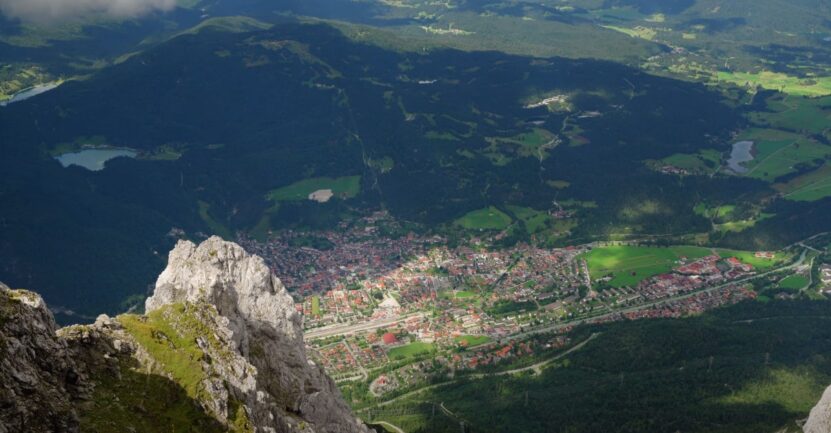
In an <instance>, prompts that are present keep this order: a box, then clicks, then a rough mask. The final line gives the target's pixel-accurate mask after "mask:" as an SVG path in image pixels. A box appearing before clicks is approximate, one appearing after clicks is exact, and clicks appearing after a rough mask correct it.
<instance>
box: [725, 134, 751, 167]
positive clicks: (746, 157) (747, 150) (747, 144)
mask: <svg viewBox="0 0 831 433" xmlns="http://www.w3.org/2000/svg"><path fill="white" fill-rule="evenodd" d="M750 161H753V142H752V141H739V142H738V143H734V144H733V151H732V152H730V159H728V160H727V167H729V168H730V170H733V171H734V172H735V173H738V174H743V173H747V167H745V166H744V165H743V164H744V163H746V162H750Z"/></svg>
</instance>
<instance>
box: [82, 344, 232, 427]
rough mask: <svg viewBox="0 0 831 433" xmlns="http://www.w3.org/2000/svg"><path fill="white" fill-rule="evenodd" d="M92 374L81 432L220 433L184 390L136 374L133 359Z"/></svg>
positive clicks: (164, 380)
mask: <svg viewBox="0 0 831 433" xmlns="http://www.w3.org/2000/svg"><path fill="white" fill-rule="evenodd" d="M119 363H120V364H119V368H118V369H117V370H116V371H114V370H112V369H103V370H102V371H100V372H98V373H97V374H96V377H95V379H96V381H97V383H96V387H95V391H94V393H93V396H92V400H91V401H90V402H88V403H83V404H82V405H81V408H80V410H79V415H80V417H81V431H83V432H85V433H123V432H125V431H132V432H134V433H158V432H177V433H224V432H227V431H228V430H227V428H226V427H225V426H223V425H222V424H221V423H220V422H219V421H217V420H216V419H215V418H213V417H211V416H210V415H208V414H206V413H205V411H204V410H203V409H202V407H201V406H200V405H199V403H198V402H197V401H196V400H194V399H193V398H191V397H190V396H188V394H187V392H186V391H185V389H184V388H182V387H181V386H180V385H179V384H177V383H175V382H173V381H171V380H170V379H168V378H166V377H163V376H159V375H156V374H147V373H142V372H140V371H139V368H140V367H139V365H138V363H137V362H136V360H135V359H133V358H121V359H119Z"/></svg>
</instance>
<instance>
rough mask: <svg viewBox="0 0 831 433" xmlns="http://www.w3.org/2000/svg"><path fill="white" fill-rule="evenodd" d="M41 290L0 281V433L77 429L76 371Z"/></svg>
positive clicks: (72, 430) (77, 381) (75, 430)
mask: <svg viewBox="0 0 831 433" xmlns="http://www.w3.org/2000/svg"><path fill="white" fill-rule="evenodd" d="M56 330H57V326H56V325H55V319H54V318H53V317H52V313H50V312H49V310H48V309H47V308H46V304H45V303H44V302H43V300H42V299H41V298H40V296H38V295H36V294H34V293H31V292H27V291H23V290H15V291H12V290H10V289H9V288H8V287H7V286H5V285H3V284H1V283H0V433H17V432H24V431H25V432H31V433H39V432H44V433H46V432H77V431H78V428H79V427H78V415H77V413H76V411H75V409H74V407H73V405H72V401H73V395H74V394H77V387H78V385H79V375H78V373H77V367H76V366H75V364H74V362H73V360H72V359H71V358H70V356H69V350H68V347H67V343H66V341H64V340H62V339H60V338H58V336H57V335H56Z"/></svg>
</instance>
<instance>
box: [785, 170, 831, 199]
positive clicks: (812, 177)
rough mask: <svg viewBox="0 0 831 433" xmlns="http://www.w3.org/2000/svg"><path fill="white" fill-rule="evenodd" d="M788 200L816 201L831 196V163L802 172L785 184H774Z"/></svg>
mask: <svg viewBox="0 0 831 433" xmlns="http://www.w3.org/2000/svg"><path fill="white" fill-rule="evenodd" d="M774 188H776V189H777V190H778V191H780V192H782V193H783V194H784V197H785V198H786V199H788V200H794V201H816V200H820V199H823V198H825V197H829V196H831V164H829V163H826V164H825V165H823V166H822V167H820V168H819V169H818V170H815V171H812V172H810V173H807V174H804V175H802V176H799V177H797V178H796V179H793V180H791V181H789V182H787V183H785V184H777V185H774Z"/></svg>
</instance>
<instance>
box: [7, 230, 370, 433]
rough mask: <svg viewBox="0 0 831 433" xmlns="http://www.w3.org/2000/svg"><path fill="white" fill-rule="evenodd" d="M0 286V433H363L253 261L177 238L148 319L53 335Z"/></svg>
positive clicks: (23, 301) (40, 314)
mask: <svg viewBox="0 0 831 433" xmlns="http://www.w3.org/2000/svg"><path fill="white" fill-rule="evenodd" d="M56 328H57V327H56V326H55V322H54V319H53V318H52V315H51V314H50V313H49V311H48V310H47V309H46V307H45V305H44V303H43V301H42V300H41V299H40V297H39V296H37V295H36V294H34V293H31V292H25V291H12V290H9V289H8V288H7V287H5V286H2V285H0V433H7V432H8V433H11V432H18V431H26V432H33V433H38V432H77V431H82V432H125V431H127V432H134V433H140V432H156V431H184V432H187V431H191V432H200V433H202V432H228V431H231V432H240V433H242V432H245V433H248V432H257V433H260V432H263V433H283V432H309V433H352V432H356V433H361V432H367V431H368V430H367V428H366V427H365V426H363V424H361V423H360V421H359V420H357V419H356V418H355V417H354V415H353V414H352V413H351V412H350V410H349V408H348V407H347V405H346V404H345V403H344V401H343V400H342V399H341V397H340V395H339V393H338V391H337V389H336V388H335V385H334V383H333V382H332V380H331V379H329V378H328V377H327V376H326V375H325V374H324V372H323V370H322V369H321V368H319V367H318V366H316V365H315V364H314V363H312V362H311V361H309V360H308V359H307V357H306V354H305V348H304V344H303V336H302V328H301V319H300V317H299V315H298V314H297V313H296V311H295V309H294V304H293V302H292V299H291V297H290V296H289V295H288V293H287V292H286V290H285V288H284V287H283V285H282V284H281V283H280V280H279V279H277V278H276V277H275V276H273V275H272V274H271V273H270V272H269V269H268V268H267V267H266V266H265V264H264V262H263V260H262V259H260V258H259V257H256V256H252V255H249V254H247V253H246V252H245V251H244V250H243V249H242V248H241V247H239V246H238V245H236V244H233V243H230V242H225V241H223V240H221V239H219V238H211V239H208V240H207V241H205V242H203V243H202V244H201V245H199V246H197V245H194V244H193V243H191V242H186V241H182V242H179V244H177V246H176V248H175V249H174V250H173V251H172V252H171V253H170V257H169V262H168V266H167V268H166V269H165V270H164V272H163V273H162V274H161V275H160V277H159V279H158V281H157V283H156V289H155V292H154V294H153V296H152V297H151V298H149V299H148V300H147V303H146V314H145V315H143V316H138V315H123V316H119V317H116V318H109V317H106V316H101V317H99V319H98V320H97V321H96V322H95V323H94V324H92V325H78V326H72V327H68V328H64V329H60V330H58V329H56Z"/></svg>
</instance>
